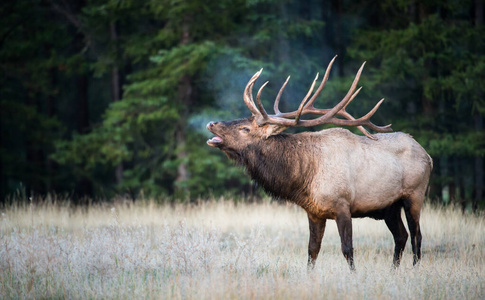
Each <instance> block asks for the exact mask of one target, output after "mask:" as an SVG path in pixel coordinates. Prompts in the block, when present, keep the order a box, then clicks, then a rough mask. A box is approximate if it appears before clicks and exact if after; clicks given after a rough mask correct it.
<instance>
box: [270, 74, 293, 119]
mask: <svg viewBox="0 0 485 300" xmlns="http://www.w3.org/2000/svg"><path fill="white" fill-rule="evenodd" d="M289 80H290V76H288V78H286V81H285V83H283V85H282V86H281V88H280V91H279V92H278V95H277V96H276V99H275V101H274V107H273V108H274V113H275V114H276V115H279V114H280V113H281V112H280V109H279V108H278V106H279V104H280V98H281V95H282V94H283V90H284V89H285V87H286V85H287V84H288V81H289Z"/></svg>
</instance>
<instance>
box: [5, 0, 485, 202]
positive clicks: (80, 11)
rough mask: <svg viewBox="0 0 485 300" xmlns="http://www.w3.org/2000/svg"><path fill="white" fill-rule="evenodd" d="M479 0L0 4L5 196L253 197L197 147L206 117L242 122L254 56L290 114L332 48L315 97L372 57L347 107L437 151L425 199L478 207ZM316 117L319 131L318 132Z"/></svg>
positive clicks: (268, 94)
mask: <svg viewBox="0 0 485 300" xmlns="http://www.w3.org/2000/svg"><path fill="white" fill-rule="evenodd" d="M483 6H484V5H483V2H482V1H480V0H475V1H452V0H447V1H442V2H439V3H438V2H436V1H421V2H419V3H417V2H415V1H409V0H386V1H380V2H378V3H376V2H375V1H367V0H363V1H357V2H356V1H342V0H339V1H315V0H312V1H305V3H301V2H299V1H293V0H285V1H275V0H267V1H258V0H256V1H255V0H235V1H229V0H221V1H198V0H187V1H167V0H160V1H142V0H128V1H117V0H88V1H81V0H77V1H57V0H47V1H40V0H21V1H6V2H2V4H0V16H1V18H0V25H1V26H0V67H1V69H2V72H1V73H0V79H1V83H0V118H1V119H0V128H1V136H0V146H1V147H0V160H1V163H0V193H1V195H0V196H1V197H2V199H5V197H6V196H7V195H10V194H12V193H15V192H16V191H18V190H22V189H23V190H25V193H26V194H28V195H46V194H47V193H68V194H73V195H74V196H76V197H78V199H82V197H83V196H90V197H95V198H97V199H99V198H108V197H111V196H112V195H114V194H128V195H130V196H132V197H133V198H135V197H137V196H139V195H140V194H143V195H145V196H150V197H155V198H157V197H164V196H173V197H174V199H195V198H197V197H199V196H206V195H209V194H213V195H221V194H232V195H252V194H254V193H261V192H260V191H259V190H255V187H254V186H253V185H252V184H251V182H250V181H249V180H248V178H247V176H245V175H244V170H242V169H241V168H240V167H238V166H234V165H232V163H231V162H230V161H229V160H227V159H226V158H225V157H224V156H222V155H221V153H219V152H218V151H215V150H214V149H212V148H209V147H206V145H205V140H206V139H207V137H208V132H207V131H206V130H205V124H206V123H207V122H208V121H210V120H221V119H226V120H227V119H235V118H239V117H246V116H247V115H248V114H249V112H248V110H247V108H246V107H245V106H244V103H243V101H242V99H241V98H242V91H243V89H244V86H245V84H246V83H247V80H248V79H249V78H250V76H251V75H252V74H253V73H254V72H255V71H257V70H259V69H260V68H261V67H264V70H265V71H264V73H263V75H262V77H263V78H262V80H261V81H262V82H264V81H265V80H267V79H270V80H271V82H270V84H269V85H268V87H267V88H266V89H265V92H264V94H263V102H264V104H265V105H266V106H267V107H270V106H271V104H272V99H273V97H274V95H276V93H277V91H278V90H279V87H280V84H281V83H282V82H283V81H284V80H285V78H286V76H287V75H289V74H291V76H292V77H291V81H290V84H289V85H288V87H287V89H286V91H285V94H284V95H283V99H282V102H281V109H282V110H293V109H295V107H296V106H297V105H298V103H299V101H300V99H301V98H302V97H303V95H304V94H305V93H306V91H307V89H308V86H309V84H310V81H311V79H312V78H313V77H314V75H315V73H316V72H318V71H320V72H322V71H324V67H325V66H326V65H327V63H328V62H329V61H330V59H331V57H333V56H334V55H335V54H337V55H339V58H338V60H337V63H336V65H335V66H334V70H333V72H332V74H331V79H330V81H329V84H328V87H327V88H326V91H325V92H324V93H323V95H322V97H321V99H319V100H318V104H317V105H320V106H321V107H323V106H331V105H334V104H335V103H336V102H337V101H338V99H340V98H341V97H342V95H343V93H345V91H346V90H347V89H348V86H349V84H350V80H351V78H352V77H353V76H354V74H355V71H356V70H357V68H358V66H359V64H360V63H362V62H363V61H367V64H366V68H365V71H364V75H363V76H362V79H361V85H362V86H363V87H364V89H363V90H362V92H361V94H360V95H359V99H356V100H355V101H354V102H355V103H352V104H351V106H350V107H349V110H350V111H351V112H352V113H353V114H354V115H359V114H362V113H364V112H366V111H368V110H369V108H371V107H372V106H373V105H374V104H375V103H376V102H377V101H378V100H379V99H380V98H382V97H385V98H386V102H385V103H384V105H383V106H382V107H381V109H380V111H379V112H378V113H377V114H376V116H374V119H373V120H374V121H375V123H379V124H387V123H393V128H394V129H395V130H398V131H404V132H407V133H410V134H412V135H413V136H414V137H415V138H416V139H417V140H418V141H419V142H420V143H421V144H422V145H423V146H424V147H425V149H427V151H428V152H429V153H430V155H432V157H433V159H434V162H435V171H434V174H433V176H432V188H431V197H432V198H433V199H442V200H444V201H461V202H460V203H461V204H462V207H463V209H466V208H467V207H472V208H473V209H477V208H478V207H479V205H480V203H481V205H483V204H485V203H484V202H483V198H484V195H483V185H484V175H483V173H484V163H483V156H484V155H485V131H484V130H483V116H484V115H485V102H484V101H485V100H484V94H485V86H484V85H483V82H484V79H485V78H484V74H485V40H484V39H483V36H485V27H484V26H483V13H484V7H483ZM317 129H319V128H316V129H315V130H317Z"/></svg>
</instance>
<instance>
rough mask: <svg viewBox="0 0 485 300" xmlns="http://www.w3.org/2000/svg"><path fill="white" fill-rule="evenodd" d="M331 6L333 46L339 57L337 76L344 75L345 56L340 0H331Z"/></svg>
mask: <svg viewBox="0 0 485 300" xmlns="http://www.w3.org/2000/svg"><path fill="white" fill-rule="evenodd" d="M332 6H333V9H334V11H335V19H334V23H335V24H334V26H335V33H334V46H335V49H336V51H337V54H338V56H339V57H340V59H338V60H337V62H336V64H337V68H338V69H337V73H338V76H339V77H343V76H344V58H345V46H344V41H343V32H342V3H341V0H332Z"/></svg>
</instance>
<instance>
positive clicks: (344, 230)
mask: <svg viewBox="0 0 485 300" xmlns="http://www.w3.org/2000/svg"><path fill="white" fill-rule="evenodd" d="M336 221H337V228H338V233H339V235H340V241H341V244H342V253H343V255H344V257H345V259H346V260H347V263H348V264H349V267H350V270H352V271H354V270H355V266H354V248H353V246H352V218H351V216H350V211H344V212H341V213H338V214H337V218H336Z"/></svg>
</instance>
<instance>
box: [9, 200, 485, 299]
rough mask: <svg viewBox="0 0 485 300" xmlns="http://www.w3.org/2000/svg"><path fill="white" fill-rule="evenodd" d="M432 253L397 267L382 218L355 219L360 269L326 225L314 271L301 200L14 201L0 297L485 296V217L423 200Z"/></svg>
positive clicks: (426, 244)
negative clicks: (84, 204)
mask: <svg viewBox="0 0 485 300" xmlns="http://www.w3.org/2000/svg"><path fill="white" fill-rule="evenodd" d="M421 220H422V221H421V223H422V232H423V259H422V261H421V263H420V265H418V266H417V267H412V255H411V250H410V245H409V241H408V244H407V246H406V250H405V253H404V256H403V262H402V265H401V267H400V268H399V269H398V270H393V269H392V268H391V265H392V263H391V262H392V251H393V247H394V246H393V241H392V236H391V234H390V232H389V231H388V229H387V227H386V226H385V224H384V222H383V221H375V220H372V219H354V223H353V224H354V249H355V250H354V251H355V255H354V256H355V257H354V258H355V262H356V267H357V271H356V272H354V273H351V272H350V271H349V269H348V267H347V264H346V262H345V260H344V258H343V255H342V254H341V252H340V240H339V237H338V233H337V228H336V225H335V222H334V221H329V222H327V230H326V232H325V237H324V240H323V245H322V251H321V253H320V256H319V258H318V260H317V265H316V268H315V270H313V271H311V272H307V269H306V259H307V240H308V223H307V218H306V214H305V212H304V211H303V210H302V209H300V208H298V207H296V206H294V205H291V204H276V203H269V202H266V203H262V204H238V205H235V204H234V203H233V202H232V201H224V200H219V201H211V202H206V203H201V204H199V205H175V206H169V205H163V206H159V205H155V204H153V203H149V202H148V203H139V204H135V205H132V204H127V203H123V202H120V203H117V204H114V205H100V206H92V207H89V208H84V209H81V208H79V209H73V208H69V207H67V206H65V205H49V204H44V205H40V206H35V205H34V206H28V205H27V206H25V207H10V208H7V209H4V210H1V219H0V298H2V299H8V298H74V299H77V298H121V299H125V298H126V299H131V298H136V299H139V298H170V299H172V298H173V299H179V298H182V299H186V298H188V299H238V298H242V299H248V298H250V299H252V298H258V299H259V298H263V299H265V298H272V299H273V298H276V299H315V298H320V299H322V298H323V299H327V298H330V299H337V298H338V299H375V298H378V299H483V298H484V297H485V223H484V216H483V215H482V216H470V215H466V216H463V215H462V214H461V213H460V212H459V211H458V210H454V209H452V208H445V209H433V208H431V207H429V206H427V207H425V209H424V211H423V213H422V217H421Z"/></svg>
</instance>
